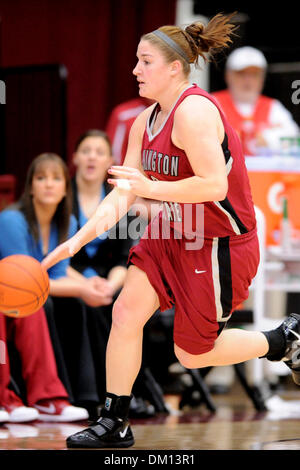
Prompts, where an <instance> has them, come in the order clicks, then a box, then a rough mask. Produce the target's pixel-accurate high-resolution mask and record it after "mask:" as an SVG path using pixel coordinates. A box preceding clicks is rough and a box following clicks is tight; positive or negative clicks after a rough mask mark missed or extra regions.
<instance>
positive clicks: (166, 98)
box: [157, 80, 190, 116]
mask: <svg viewBox="0 0 300 470" xmlns="http://www.w3.org/2000/svg"><path fill="white" fill-rule="evenodd" d="M189 85H190V83H189V81H188V80H186V81H184V82H181V83H179V84H176V85H174V86H173V87H172V88H171V89H168V90H166V91H165V92H164V93H163V94H161V96H160V97H159V99H158V100H157V101H158V102H159V105H160V109H161V113H162V115H163V116H167V115H168V114H169V112H170V111H171V109H172V108H173V106H174V104H175V103H176V101H177V100H178V98H179V96H180V95H181V94H182V93H183V91H184V90H185V89H186V88H187V87H188V86H189Z"/></svg>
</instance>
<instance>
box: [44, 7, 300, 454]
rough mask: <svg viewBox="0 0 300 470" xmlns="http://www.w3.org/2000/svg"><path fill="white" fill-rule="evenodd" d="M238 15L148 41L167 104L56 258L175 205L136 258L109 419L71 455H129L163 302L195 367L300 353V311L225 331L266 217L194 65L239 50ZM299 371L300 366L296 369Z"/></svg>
mask: <svg viewBox="0 0 300 470" xmlns="http://www.w3.org/2000/svg"><path fill="white" fill-rule="evenodd" d="M233 28H234V26H233V25H231V24H230V19H229V18H228V17H226V16H224V15H222V14H218V15H216V16H215V17H214V18H212V19H211V20H210V22H209V23H208V25H207V26H204V25H203V24H201V23H198V22H197V23H194V24H192V25H189V26H187V27H186V28H185V30H183V29H181V28H179V27H176V26H163V27H161V28H159V29H157V30H155V31H152V32H151V33H148V34H146V35H144V36H143V37H142V38H141V41H140V43H139V45H138V49H137V58H138V61H137V65H136V67H135V68H134V70H133V74H134V75H135V76H136V79H137V81H138V84H139V92H140V95H141V96H145V97H147V98H151V99H153V100H154V101H155V102H156V103H155V104H153V105H152V106H150V108H147V109H146V110H145V111H143V112H142V113H141V114H140V115H139V116H138V117H137V119H136V120H135V122H134V124H133V126H132V127H131V131H130V137H129V143H128V149H127V153H126V157H125V160H124V166H113V167H112V168H111V169H110V170H109V174H110V175H111V176H114V177H115V178H110V179H108V182H109V183H111V184H112V185H113V186H114V189H113V191H111V193H110V194H109V195H108V196H107V197H106V198H105V199H104V200H103V201H102V203H101V204H100V206H99V207H98V209H97V211H96V213H95V214H94V215H93V216H92V217H91V218H90V219H89V221H88V222H87V223H86V225H85V226H84V227H82V228H81V230H80V231H79V232H77V234H76V235H75V236H74V237H72V238H71V239H69V240H68V241H67V242H65V243H64V244H62V245H60V247H58V248H57V249H56V250H54V251H53V252H52V253H51V254H50V255H49V256H48V257H47V258H46V259H45V260H44V265H45V267H46V268H48V267H49V266H52V265H53V264H55V263H56V262H58V261H59V260H60V259H63V258H64V257H69V256H70V255H73V254H74V253H76V252H77V251H78V250H79V249H80V248H81V247H82V246H83V245H85V244H86V243H87V242H89V241H90V240H91V239H93V238H95V237H96V236H97V235H98V236H99V235H100V234H101V233H103V231H104V230H105V229H107V227H111V226H112V225H113V224H114V223H115V222H116V219H119V218H120V217H122V215H124V213H126V212H127V211H128V210H129V208H130V207H131V205H132V204H133V203H134V201H135V199H136V196H139V197H145V198H150V199H151V198H152V199H156V200H159V201H164V204H163V210H162V211H160V213H159V214H158V215H157V217H155V218H154V219H153V220H152V221H151V223H150V224H149V225H148V228H147V229H146V231H145V233H144V235H143V237H142V238H141V240H140V241H139V243H138V244H137V245H135V246H134V247H133V248H132V249H131V251H130V255H129V268H128V272H127V276H126V280H125V284H124V287H123V289H122V291H121V293H120V295H119V297H118V299H117V300H116V302H115V304H114V308H113V323H112V328H111V332H110V337H109V341H108V345H107V356H106V357H107V360H106V365H107V368H106V372H107V393H106V400H105V406H104V408H102V410H101V413H100V418H99V419H98V420H97V422H96V423H95V424H93V425H91V426H90V427H89V428H87V429H84V430H82V431H80V432H78V433H76V434H74V435H72V436H69V437H68V439H67V446H68V447H71V448H73V447H75V448H78V447H85V448H87V447H91V448H101V447H129V446H131V445H133V444H134V436H133V434H132V430H131V428H130V425H129V422H128V418H127V417H128V411H129V404H130V400H131V390H132V385H133V383H134V381H135V379H136V376H137V374H138V371H139V369H140V366H141V358H142V341H143V328H144V325H145V323H146V322H147V320H148V319H149V318H150V317H151V316H152V315H153V313H154V312H155V311H156V309H157V308H158V307H159V306H160V308H161V310H165V309H166V308H168V307H169V306H170V305H175V319H174V351H175V354H176V356H177V358H178V360H179V362H180V363H181V364H182V365H183V366H184V367H186V368H191V369H194V368H200V367H207V366H220V365H228V364H234V363H239V362H244V361H246V360H249V359H253V358H257V357H267V358H268V359H270V360H281V359H284V360H285V361H286V364H287V365H288V366H289V367H291V368H292V374H293V377H294V380H296V381H297V382H298V383H299V384H300V371H299V370H298V369H297V366H295V364H294V362H293V359H294V356H290V354H291V352H292V351H293V353H294V352H295V351H296V352H299V346H297V341H298V338H299V333H300V315H296V314H292V315H290V316H289V317H288V318H287V319H286V320H285V321H284V322H283V324H282V325H280V326H279V327H278V328H277V329H276V330H272V331H268V332H260V331H246V330H241V329H238V328H233V329H225V330H224V326H225V324H226V322H227V320H228V319H229V318H230V316H231V314H232V311H233V310H234V308H235V306H236V305H238V304H239V303H240V302H241V301H243V300H244V299H246V298H247V296H248V288H249V285H250V283H251V281H252V278H253V277H254V276H255V273H256V270H257V267H258V263H259V250H258V239H257V234H256V220H255V215H254V208H253V203H252V198H251V193H250V186H249V181H248V176H247V170H246V167H245V159H244V156H243V153H242V149H241V145H240V141H239V139H238V136H237V134H236V132H235V131H234V130H233V128H232V126H231V125H230V124H229V122H228V120H227V118H226V116H225V115H224V113H223V112H222V110H221V109H220V107H219V105H218V104H217V101H216V100H215V99H214V98H213V97H212V96H211V95H209V94H208V93H206V92H205V91H204V90H202V89H200V88H199V87H197V86H196V85H191V84H190V83H189V73H190V64H191V63H197V60H198V56H199V55H201V56H202V57H203V56H204V57H205V53H207V52H209V51H219V50H221V49H223V48H224V47H226V46H227V45H228V44H229V42H230V40H231V39H230V37H231V32H232V29H233ZM294 367H295V368H294Z"/></svg>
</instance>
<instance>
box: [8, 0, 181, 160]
mask: <svg viewBox="0 0 300 470" xmlns="http://www.w3.org/2000/svg"><path fill="white" fill-rule="evenodd" d="M175 4H176V0H163V1H162V0H0V17H1V20H2V21H1V23H2V24H1V42H0V48H1V53H0V60H1V63H0V66H1V67H12V66H24V65H33V64H57V63H60V64H64V65H65V66H66V68H67V70H68V79H67V143H66V146H67V153H68V156H69V157H70V154H71V152H72V149H73V145H74V142H75V140H76V138H77V137H78V135H79V134H80V133H81V132H82V131H84V130H86V129H87V128H91V127H104V125H105V123H106V120H107V117H108V114H109V112H110V111H111V109H112V108H113V106H114V105H116V104H118V103H120V102H122V101H124V100H126V99H129V98H131V97H134V96H136V95H137V86H136V82H135V80H134V77H133V75H132V73H131V70H132V69H133V67H134V65H135V59H136V57H135V53H136V47H137V44H138V41H139V38H140V36H141V34H142V33H145V32H148V31H151V30H153V29H155V28H157V27H159V26H161V25H163V24H172V23H174V18H175ZM7 105H8V103H7V104H6V106H7Z"/></svg>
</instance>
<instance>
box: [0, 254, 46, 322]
mask: <svg viewBox="0 0 300 470" xmlns="http://www.w3.org/2000/svg"><path fill="white" fill-rule="evenodd" d="M48 295H49V277H48V273H47V271H46V269H45V268H44V267H43V266H42V265H41V263H39V261H37V260H36V259H35V258H32V257H31V256H26V255H12V256H7V257H6V258H3V259H2V260H1V261H0V312H2V313H4V314H5V315H8V316H9V317H16V318H22V317H26V316H28V315H31V314H32V313H35V312H36V311H37V310H39V309H40V308H41V307H42V306H43V305H44V303H45V302H46V300H47V297H48Z"/></svg>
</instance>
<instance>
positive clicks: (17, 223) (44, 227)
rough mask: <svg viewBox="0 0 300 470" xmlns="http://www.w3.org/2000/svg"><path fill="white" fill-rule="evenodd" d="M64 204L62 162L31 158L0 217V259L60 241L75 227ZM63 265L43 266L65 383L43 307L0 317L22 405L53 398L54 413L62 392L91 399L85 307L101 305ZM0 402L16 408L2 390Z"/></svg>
mask: <svg viewBox="0 0 300 470" xmlns="http://www.w3.org/2000/svg"><path fill="white" fill-rule="evenodd" d="M71 204H72V195H71V185H70V179H69V174H68V170H67V168H66V165H65V164H64V162H63V160H62V159H61V158H60V157H59V156H57V155H55V154H52V153H45V154H42V155H40V156H38V157H37V158H36V159H35V160H34V161H33V162H32V164H31V166H30V168H29V171H28V174H27V179H26V183H25V190H24V193H23V196H22V198H21V199H20V201H19V202H18V203H17V204H15V205H13V206H10V207H8V208H6V209H5V210H4V211H3V212H2V213H1V214H0V231H1V240H0V258H3V257H6V256H9V255H12V254H26V255H30V256H33V257H34V258H36V259H37V260H38V261H42V259H43V258H44V256H45V255H46V254H47V253H48V252H50V251H52V249H53V248H54V247H55V246H57V245H58V244H59V243H60V242H61V241H62V240H64V239H66V238H68V237H70V236H72V234H74V233H75V232H76V229H77V224H76V221H75V218H74V217H73V216H71ZM68 266H69V260H65V261H63V262H61V263H58V264H57V265H56V266H53V268H51V269H50V270H49V271H48V274H49V277H50V296H49V299H48V300H47V302H46V304H45V306H44V309H45V311H46V314H47V320H48V327H49V331H50V336H51V339H52V344H53V348H54V352H55V356H56V360H57V368H58V373H59V376H60V378H61V380H62V382H63V385H64V386H65V387H63V385H62V384H61V383H60V381H59V380H58V378H57V376H56V370H55V367H54V358H53V350H52V348H51V343H50V338H49V331H48V327H47V320H46V317H45V313H44V309H41V310H40V311H39V312H37V313H35V314H33V315H32V316H29V317H26V318H23V319H10V318H6V317H3V315H1V318H2V317H3V318H2V320H1V326H2V330H1V331H2V333H1V336H3V337H4V338H5V339H6V334H7V333H8V334H11V333H12V334H13V338H14V341H15V344H16V347H17V349H18V351H19V353H20V356H21V360H22V366H23V377H24V378H25V381H26V385H27V401H28V404H30V405H32V406H33V407H35V408H37V405H39V406H40V414H41V413H44V412H43V410H46V408H47V407H48V409H49V410H50V409H51V410H52V409H54V408H53V406H52V403H55V402H54V399H56V398H57V399H59V400H58V401H57V407H56V413H57V414H61V413H64V411H63V408H65V407H66V406H67V405H68V406H69V403H68V401H67V397H68V395H69V399H70V401H71V402H73V403H74V402H85V401H90V402H99V397H98V394H97V389H96V382H95V370H94V364H93V360H92V354H91V347H90V340H89V337H88V332H87V325H86V305H99V304H101V302H102V294H101V292H99V290H98V289H97V288H96V287H95V286H94V284H93V283H92V282H90V281H89V280H88V279H86V278H85V277H84V276H82V275H80V273H77V279H74V278H73V277H70V276H69V275H68V273H67V268H68ZM7 374H8V372H7ZM7 374H6V376H5V377H4V380H6V379H7ZM24 374H25V375H24ZM65 389H66V390H65ZM61 398H63V399H64V402H61ZM50 399H51V401H49V400H50ZM41 400H43V402H42V405H41ZM44 400H46V402H45V401H44ZM1 405H2V406H4V407H5V408H6V409H8V410H11V408H10V406H11V405H12V406H13V407H20V406H21V405H22V402H20V400H18V399H16V398H15V394H13V393H12V394H11V393H10V392H7V394H6V397H5V394H4V398H2V402H1ZM15 405H16V406H15ZM76 410H78V411H80V413H82V411H84V412H85V413H84V417H85V418H86V417H87V413H86V410H82V409H78V408H76V407H73V412H74V413H75V412H76ZM21 411H22V410H21ZM21 411H20V412H21ZM14 414H16V412H14ZM78 416H79V415H78Z"/></svg>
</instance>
